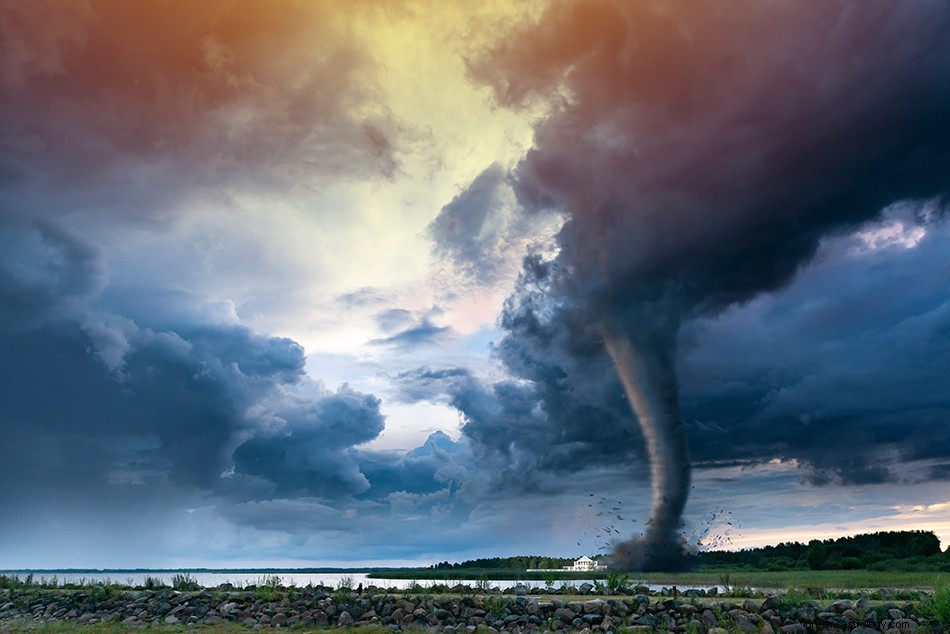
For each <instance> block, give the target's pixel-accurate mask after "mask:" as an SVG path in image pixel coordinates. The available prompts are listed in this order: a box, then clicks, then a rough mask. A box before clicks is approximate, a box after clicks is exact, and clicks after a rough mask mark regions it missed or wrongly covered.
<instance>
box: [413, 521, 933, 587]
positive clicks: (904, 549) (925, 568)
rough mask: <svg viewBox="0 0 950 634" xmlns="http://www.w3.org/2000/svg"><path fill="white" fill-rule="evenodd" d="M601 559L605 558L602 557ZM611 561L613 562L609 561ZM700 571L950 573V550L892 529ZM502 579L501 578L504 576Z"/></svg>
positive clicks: (547, 565) (537, 563) (708, 562)
mask: <svg viewBox="0 0 950 634" xmlns="http://www.w3.org/2000/svg"><path fill="white" fill-rule="evenodd" d="M597 559H600V557H597ZM573 562H574V560H573V559H564V558H560V557H540V556H532V555H527V556H520V557H489V558H484V559H472V560H469V561H463V562H462V563H449V562H447V561H443V562H441V563H438V564H433V565H432V566H429V570H433V571H435V570H438V571H445V572H448V571H460V572H461V571H466V570H468V571H477V572H478V573H479V574H482V575H484V574H490V573H493V572H494V571H498V572H501V571H507V572H509V573H511V574H515V573H516V572H517V571H524V570H529V569H537V568H541V569H555V570H560V569H561V568H562V567H564V566H569V565H571V564H572V563H573ZM608 563H609V562H608ZM696 564H697V567H699V568H714V569H715V568H740V569H750V570H776V571H781V570H807V569H811V570H861V569H864V570H879V571H890V570H894V571H908V572H930V571H934V572H937V571H943V572H950V548H947V550H946V551H945V552H941V551H940V540H939V539H938V538H937V536H936V535H935V534H934V533H933V531H887V532H880V533H866V534H862V535H854V536H852V537H839V538H837V539H826V540H824V541H819V540H817V539H816V540H812V541H810V542H808V543H807V544H802V543H799V542H785V543H781V544H778V545H777V546H765V547H763V548H748V549H745V550H739V551H722V550H713V551H707V552H701V553H699V554H698V555H697V556H696ZM499 578H501V577H499Z"/></svg>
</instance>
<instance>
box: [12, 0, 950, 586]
mask: <svg viewBox="0 0 950 634" xmlns="http://www.w3.org/2000/svg"><path fill="white" fill-rule="evenodd" d="M948 113H950V7H948V6H947V4H946V3H944V2H943V1H942V0H932V1H931V0H920V1H918V2H913V3H911V2H907V3H893V2H890V1H889V0H888V1H884V0H872V1H870V2H858V1H854V2H848V1H843V0H842V1H837V2H819V1H817V0H816V1H814V2H812V1H807V2H780V1H777V0H776V1H774V2H758V1H752V0H733V1H728V2H721V1H712V0H708V1H690V2H685V1H677V0H669V1H664V2H661V1H656V2H652V1H647V0H638V1H637V2H629V1H626V0H624V1H619V0H617V1H614V0H596V1H595V0H571V1H568V0H531V1H525V2H517V3H514V2H503V1H501V0H486V1H485V2H477V3H476V2H454V1H453V2H429V1H423V0H395V1H393V0H385V1H384V0H356V1H352V2H351V1H346V2H344V1H342V0H339V1H336V0H314V1H299V2H295V1H292V0H280V1H279V2H271V1H269V0H268V1H266V2H265V1H264V0H247V1H243V2H232V1H229V0H207V1H204V2H200V3H195V2H186V1H184V0H143V1H141V2H134V3H129V2H124V1H121V0H0V465H3V470H4V473H5V477H4V478H2V479H0V569H16V568H69V567H88V568H121V567H162V568H166V567H198V566H207V567H234V566H295V567H296V566H327V565H354V566H355V565H366V564H378V565H414V564H422V565H428V564H431V563H436V562H440V561H463V560H466V559H471V558H476V557H489V556H507V555H519V554H538V555H557V556H564V557H576V556H580V555H582V554H595V553H598V552H607V551H610V550H611V548H612V545H613V544H614V542H616V541H619V540H625V539H627V538H629V537H631V536H635V535H637V534H639V533H640V532H642V531H643V530H644V528H643V527H644V525H645V523H646V522H647V520H648V519H649V516H650V509H651V495H652V494H653V493H652V491H653V489H652V488H651V467H650V451H649V450H648V446H649V442H648V435H647V434H646V433H645V431H644V430H645V428H643V427H641V426H640V424H639V423H638V416H637V415H635V414H634V412H633V409H632V408H631V403H630V397H629V394H628V393H627V392H625V389H624V385H623V382H622V380H621V378H620V377H619V375H618V373H617V371H616V370H615V367H614V362H613V358H612V357H611V354H610V351H609V350H608V349H607V346H606V345H605V341H607V340H611V338H612V337H613V338H614V339H615V340H617V339H619V340H622V341H625V342H627V343H628V344H629V345H630V346H632V348H633V349H635V350H636V351H637V352H638V353H639V354H640V355H641V356H640V357H638V358H641V359H646V360H647V361H646V363H647V366H648V367H656V368H661V369H662V372H661V373H660V378H659V379H656V381H658V382H659V383H660V384H661V385H662V386H663V389H664V390H667V392H668V394H670V395H672V400H671V401H670V402H671V403H672V405H671V407H672V408H673V409H672V410H671V411H672V412H674V413H675V417H676V418H677V420H679V421H681V423H682V426H683V427H684V429H685V437H686V438H687V442H688V460H689V464H691V465H692V473H691V480H688V481H687V484H688V486H689V489H688V494H689V496H688V500H687V501H686V502H685V509H684V511H683V514H682V525H681V528H680V529H678V530H681V531H682V533H683V534H685V535H686V537H687V539H688V540H690V541H691V542H692V543H694V544H696V543H699V544H700V546H701V547H727V548H741V547H748V546H757V545H764V544H775V543H779V542H783V541H807V540H809V539H815V538H818V539H823V538H830V537H837V536H840V535H846V534H856V533H861V532H872V531H879V530H905V529H906V530H911V529H913V530H917V529H920V530H933V531H934V532H936V534H937V535H938V536H939V537H940V538H941V540H942V546H943V547H944V548H946V547H948V546H950V493H948V491H950V486H948V484H950V381H948V377H950V258H948V256H947V254H948V253H950V217H948V216H950V214H948V211H947V210H948V206H947V205H948V202H947V201H948V194H950V117H948V116H947V115H948ZM651 364H652V365H651ZM654 476H655V474H654Z"/></svg>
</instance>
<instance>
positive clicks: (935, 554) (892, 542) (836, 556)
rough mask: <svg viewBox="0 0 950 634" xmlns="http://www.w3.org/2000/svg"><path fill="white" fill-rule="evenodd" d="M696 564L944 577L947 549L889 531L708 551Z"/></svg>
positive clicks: (926, 537)
mask: <svg viewBox="0 0 950 634" xmlns="http://www.w3.org/2000/svg"><path fill="white" fill-rule="evenodd" d="M699 560H700V562H701V564H702V565H703V566H708V567H742V568H754V569H758V570H795V569H811V570H858V569H866V570H881V571H888V570H907V571H920V572H925V571H930V570H933V571H946V572H950V548H948V549H947V551H946V552H943V553H941V552H940V540H939V539H938V538H937V536H936V535H934V533H933V532H932V531H889V532H881V533H866V534H863V535H854V536H853V537H839V538H837V539H826V540H824V541H819V540H817V539H814V540H812V541H810V542H808V543H807V544H801V543H799V542H788V543H782V544H779V545H777V546H765V547H763V548H749V549H746V550H739V551H708V552H704V553H700V555H699Z"/></svg>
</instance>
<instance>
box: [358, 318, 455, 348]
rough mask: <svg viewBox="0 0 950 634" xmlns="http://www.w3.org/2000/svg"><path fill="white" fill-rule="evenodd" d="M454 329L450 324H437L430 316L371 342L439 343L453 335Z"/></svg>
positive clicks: (411, 345) (405, 345) (410, 345)
mask: <svg viewBox="0 0 950 634" xmlns="http://www.w3.org/2000/svg"><path fill="white" fill-rule="evenodd" d="M453 333H454V331H453V330H452V328H451V327H449V326H436V325H435V324H433V323H432V322H431V321H430V320H429V319H428V318H423V319H422V321H421V322H420V323H419V324H417V325H415V326H412V327H410V328H406V329H405V330H402V331H400V332H397V333H396V334H394V335H392V336H389V337H383V338H380V339H373V340H371V341H370V343H372V344H375V345H380V346H396V347H399V348H415V347H416V346H425V345H437V344H438V343H440V342H441V341H443V340H444V339H445V338H446V337H451V336H453Z"/></svg>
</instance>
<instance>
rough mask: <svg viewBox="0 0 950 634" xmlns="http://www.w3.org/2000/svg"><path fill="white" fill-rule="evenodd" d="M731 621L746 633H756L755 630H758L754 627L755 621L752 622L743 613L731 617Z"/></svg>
mask: <svg viewBox="0 0 950 634" xmlns="http://www.w3.org/2000/svg"><path fill="white" fill-rule="evenodd" d="M733 622H734V623H735V624H736V627H738V628H739V629H740V630H742V631H743V632H745V633H746V634H756V632H758V631H759V628H758V627H756V625H755V623H753V622H752V620H751V619H749V617H747V616H746V615H744V614H736V615H735V616H734V617H733Z"/></svg>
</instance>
